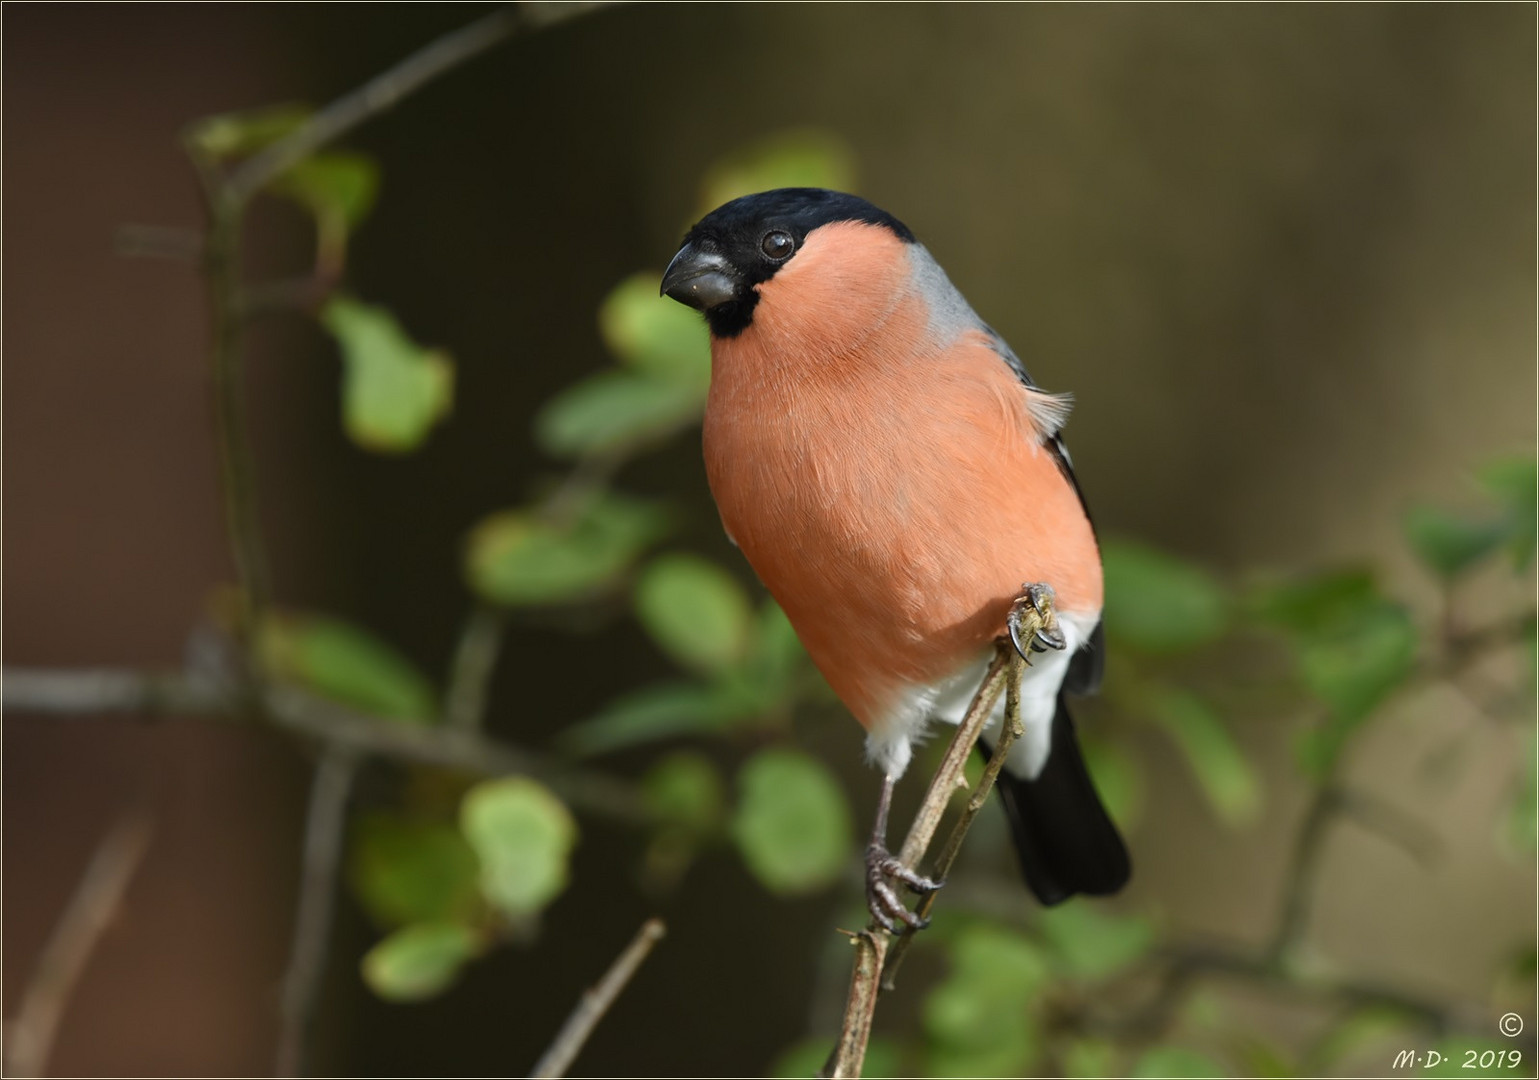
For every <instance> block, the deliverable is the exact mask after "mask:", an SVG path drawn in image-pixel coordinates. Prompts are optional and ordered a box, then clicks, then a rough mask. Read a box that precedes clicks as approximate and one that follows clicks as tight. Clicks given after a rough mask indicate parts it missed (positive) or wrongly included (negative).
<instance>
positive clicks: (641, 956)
mask: <svg viewBox="0 0 1539 1080" xmlns="http://www.w3.org/2000/svg"><path fill="white" fill-rule="evenodd" d="M667 932H668V930H667V927H665V926H664V925H663V920H661V919H648V920H647V921H646V922H644V923H642V924H641V929H640V930H638V931H637V932H636V936H635V937H634V938H633V939H631V943H630V944H629V945H627V946H626V947H625V951H624V952H622V953H621V954H620V955H619V956H618V957H616V958H615V962H614V963H613V964H611V965H610V968H609V970H608V971H606V972H605V973H604V977H603V978H602V979H600V980H599V982H598V985H596V986H594V987H592V988H591V989H589V990H588V991H587V992H585V993H584V994H583V996H582V1000H581V1001H579V1002H578V1003H577V1008H575V1009H573V1010H572V1015H571V1016H569V1017H567V1020H566V1023H565V1024H563V1025H562V1026H561V1030H560V1031H559V1032H557V1033H556V1039H555V1041H554V1042H552V1043H551V1044H550V1047H549V1049H547V1050H546V1051H545V1053H544V1054H542V1055H541V1056H540V1060H539V1061H538V1062H536V1063H535V1066H534V1068H533V1069H532V1070H531V1071H530V1073H529V1075H530V1076H531V1077H557V1076H565V1075H566V1072H567V1070H568V1069H570V1068H571V1067H572V1062H573V1061H575V1060H577V1055H578V1054H580V1053H581V1052H582V1048H583V1045H584V1044H585V1043H587V1041H588V1038H589V1036H591V1035H592V1034H593V1029H594V1028H595V1027H597V1026H598V1022H599V1021H600V1020H602V1019H603V1018H604V1014H605V1013H606V1012H608V1011H609V1007H610V1006H611V1005H613V1004H614V1002H615V998H617V997H619V996H620V991H622V990H624V989H625V984H626V983H628V982H630V981H631V977H632V976H634V975H635V974H636V969H637V968H639V967H641V964H642V961H644V960H645V959H646V958H647V956H648V954H650V953H651V951H652V949H653V947H654V946H655V945H656V944H657V943H658V942H659V941H661V940H662V939H663V935H664V934H666V933H667Z"/></svg>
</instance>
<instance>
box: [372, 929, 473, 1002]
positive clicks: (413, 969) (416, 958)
mask: <svg viewBox="0 0 1539 1080" xmlns="http://www.w3.org/2000/svg"><path fill="white" fill-rule="evenodd" d="M483 947H484V945H483V942H482V940H481V938H480V935H478V934H477V933H476V932H475V931H474V930H472V929H471V928H470V927H468V926H461V925H459V924H458V923H417V924H415V925H412V926H407V927H403V928H402V929H400V930H397V931H396V932H395V933H393V934H391V935H390V936H389V937H387V938H385V939H384V940H383V941H381V942H380V943H379V944H378V945H376V946H374V948H372V949H370V950H369V951H368V952H367V953H365V954H364V957H363V962H362V964H361V965H360V967H361V969H362V971H363V981H364V982H365V983H367V984H368V986H369V988H370V989H371V990H373V991H374V992H375V993H376V994H378V995H379V996H380V997H382V998H384V999H385V1000H386V1001H421V1000H423V999H424V998H430V997H432V996H434V995H435V994H438V993H441V992H442V991H443V990H444V989H445V988H447V987H448V986H449V984H450V983H452V982H453V981H454V979H455V976H457V975H458V974H459V971H460V968H462V967H464V966H465V964H466V962H468V961H470V960H472V959H474V958H475V957H476V956H477V955H478V954H479V953H480V952H481V950H482V948H483Z"/></svg>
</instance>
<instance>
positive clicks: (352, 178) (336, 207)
mask: <svg viewBox="0 0 1539 1080" xmlns="http://www.w3.org/2000/svg"><path fill="white" fill-rule="evenodd" d="M271 190H272V192H273V193H274V194H275V195H282V196H284V197H285V198H289V199H293V200H294V201H295V202H298V203H300V204H302V205H304V206H306V207H308V208H309V209H310V211H311V212H312V213H314V214H315V215H316V216H318V217H319V216H323V215H333V216H335V217H336V218H338V219H339V220H340V221H341V222H342V224H344V225H346V226H348V227H349V228H352V227H355V226H357V225H358V223H359V222H361V221H362V220H363V219H364V218H365V217H367V216H368V213H369V211H370V210H372V209H373V208H374V201H375V199H376V198H377V197H378V195H379V166H378V165H376V164H375V163H374V160H373V159H372V158H370V157H367V156H365V155H363V154H355V153H350V152H346V151H340V150H333V151H328V152H327V153H324V154H315V155H313V156H311V157H307V158H305V159H303V160H302V161H299V162H297V163H296V164H294V165H293V166H291V167H290V168H289V170H288V171H287V172H285V173H284V174H283V175H282V176H279V177H278V178H277V179H276V180H274V181H273V182H272V184H271Z"/></svg>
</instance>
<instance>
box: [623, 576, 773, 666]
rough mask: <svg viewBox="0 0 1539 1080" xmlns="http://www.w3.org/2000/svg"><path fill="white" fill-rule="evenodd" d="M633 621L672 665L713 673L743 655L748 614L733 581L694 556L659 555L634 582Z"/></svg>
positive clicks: (740, 590) (749, 621) (749, 625)
mask: <svg viewBox="0 0 1539 1080" xmlns="http://www.w3.org/2000/svg"><path fill="white" fill-rule="evenodd" d="M635 603H636V617H637V618H638V619H640V620H641V625H642V626H643V627H645V628H646V631H647V633H648V634H649V635H650V636H651V638H652V640H653V641H655V642H657V644H658V646H659V647H660V648H661V649H662V650H663V651H664V652H666V653H667V654H668V655H669V656H671V657H673V659H674V660H676V661H678V662H679V663H680V664H682V665H683V666H684V667H687V668H693V669H694V670H696V671H702V672H707V673H709V672H714V671H720V670H722V669H723V668H726V667H730V666H731V665H733V664H735V663H737V662H738V661H740V660H741V659H742V658H743V656H744V654H745V653H746V652H747V650H748V641H749V635H750V633H751V631H752V620H753V611H752V609H751V608H750V607H749V604H748V595H747V594H746V593H745V592H744V591H743V587H742V586H741V585H739V584H738V583H737V579H736V578H734V577H733V576H732V575H731V574H729V573H727V572H726V571H725V570H723V569H722V568H721V567H719V566H717V565H716V564H715V563H713V562H708V561H706V560H705V559H702V558H699V557H698V556H695V555H663V556H660V557H658V558H656V559H654V560H652V562H651V563H650V564H649V565H648V566H647V567H646V569H645V570H643V571H642V573H641V577H640V579H639V580H638V581H637V582H636V593H635Z"/></svg>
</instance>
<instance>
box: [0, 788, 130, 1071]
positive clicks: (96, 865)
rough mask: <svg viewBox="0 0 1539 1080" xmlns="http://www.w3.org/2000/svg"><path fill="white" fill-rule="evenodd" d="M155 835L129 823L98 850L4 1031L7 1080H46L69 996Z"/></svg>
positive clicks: (119, 825)
mask: <svg viewBox="0 0 1539 1080" xmlns="http://www.w3.org/2000/svg"><path fill="white" fill-rule="evenodd" d="M152 832H153V826H152V825H151V823H150V820H149V819H148V818H147V817H143V816H134V817H127V818H124V819H123V820H121V821H119V822H118V823H117V824H116V825H114V826H113V827H112V829H111V830H110V831H108V833H107V834H106V835H105V836H104V837H102V840H101V843H100V844H98V845H97V848H96V852H95V854H93V855H92V856H91V861H90V863H89V864H88V865H87V866H86V870H85V873H84V874H83V875H82V876H81V879H80V884H79V885H78V886H76V888H75V894H74V895H73V896H72V897H71V898H70V901H69V906H68V907H66V908H65V909H64V914H63V915H62V916H61V917H60V918H59V924H58V926H56V927H55V928H54V932H53V936H52V937H51V938H49V939H48V943H47V944H46V945H45V946H44V947H43V952H42V955H41V956H40V957H39V958H38V962H37V971H36V973H35V974H34V975H33V976H32V981H31V982H30V983H29V984H28V985H27V987H26V989H25V990H24V991H23V992H22V998H21V1008H20V1009H18V1010H17V1012H16V1016H15V1018H14V1019H13V1020H11V1022H10V1023H9V1024H8V1025H6V1028H7V1030H6V1034H7V1035H8V1036H9V1037H8V1038H7V1039H6V1044H7V1045H6V1049H7V1050H8V1051H9V1053H8V1054H7V1061H6V1065H7V1068H6V1074H7V1075H8V1076H42V1075H43V1069H44V1068H45V1067H46V1066H47V1064H48V1055H49V1052H50V1051H51V1050H52V1049H53V1041H54V1036H55V1034H57V1032H58V1029H59V1021H60V1020H61V1019H62V1018H63V1016H64V1010H65V1007H66V1006H67V1005H68V1004H69V999H70V995H71V994H72V993H73V992H74V989H75V984H76V983H78V982H79V981H80V976H81V974H82V973H83V972H84V971H85V968H86V964H87V963H88V962H89V961H90V959H91V954H92V952H94V951H95V949H96V945H97V943H98V942H99V941H100V940H101V937H102V934H103V933H104V932H105V931H106V929H107V927H108V925H109V924H110V923H111V921H112V917H113V915H114V914H115V913H116V911H117V909H118V906H119V904H121V903H122V900H123V894H124V892H125V891H127V889H128V883H129V882H130V881H132V880H133V876H134V873H135V872H136V871H137V870H138V869H139V864H140V863H141V862H142V861H143V859H144V853H145V851H146V850H148V848H149V844H150V835H151V833H152Z"/></svg>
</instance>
